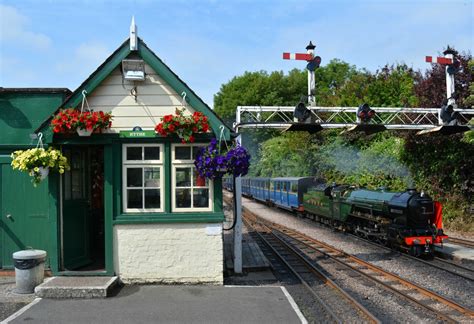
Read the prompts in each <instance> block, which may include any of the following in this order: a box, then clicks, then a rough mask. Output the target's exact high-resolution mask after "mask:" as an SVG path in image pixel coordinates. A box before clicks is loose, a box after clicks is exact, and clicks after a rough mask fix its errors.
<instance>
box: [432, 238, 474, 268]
mask: <svg viewBox="0 0 474 324" xmlns="http://www.w3.org/2000/svg"><path fill="white" fill-rule="evenodd" d="M435 250H436V252H438V253H439V254H441V256H442V257H443V258H445V259H451V260H456V261H460V262H462V263H474V249H472V248H469V247H465V246H462V245H457V244H453V243H444V244H443V248H440V247H435Z"/></svg>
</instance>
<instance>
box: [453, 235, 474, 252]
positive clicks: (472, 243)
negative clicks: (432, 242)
mask: <svg viewBox="0 0 474 324" xmlns="http://www.w3.org/2000/svg"><path fill="white" fill-rule="evenodd" d="M447 241H448V242H449V243H453V244H458V245H462V246H466V247H469V248H473V249H474V241H470V240H465V239H461V238H457V237H451V236H450V237H449V238H448V239H447Z"/></svg>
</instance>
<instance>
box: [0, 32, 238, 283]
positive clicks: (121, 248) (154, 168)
mask: <svg viewBox="0 0 474 324" xmlns="http://www.w3.org/2000/svg"><path fill="white" fill-rule="evenodd" d="M130 62H131V63H136V64H138V65H141V66H142V69H143V71H144V79H142V80H133V78H132V80H130V79H127V78H126V77H125V74H126V73H127V71H126V69H125V66H124V65H125V64H128V63H130ZM78 68H80V67H78ZM84 96H85V98H86V102H87V104H88V106H89V107H90V109H91V110H94V111H104V112H111V113H112V115H113V122H112V127H111V128H110V129H108V130H106V131H104V132H102V133H99V134H92V135H91V136H89V137H80V136H78V135H76V134H58V133H53V132H52V129H51V127H50V122H51V118H52V116H53V115H54V114H55V113H56V112H58V111H59V109H60V108H69V107H76V108H80V107H81V106H82V105H83V103H84ZM177 107H178V108H184V109H185V111H186V113H189V114H192V113H193V112H195V111H199V112H202V113H203V114H205V116H207V118H208V121H209V125H210V128H211V129H210V132H209V133H206V134H198V135H197V136H196V141H195V142H194V143H191V144H182V143H181V141H180V139H179V137H178V136H167V137H162V136H160V135H157V134H156V133H155V131H154V127H155V126H156V124H157V123H159V122H160V121H161V117H163V116H164V115H168V114H174V112H175V109H176V108H177ZM40 133H41V134H42V135H43V137H42V140H43V142H44V143H45V146H54V147H56V148H60V149H61V150H62V152H63V154H65V155H66V156H67V157H68V160H69V164H70V166H71V169H70V171H67V172H65V173H64V174H63V175H59V174H55V173H50V174H49V176H48V177H47V178H46V179H45V180H43V181H42V183H41V184H40V185H38V186H37V187H34V186H33V185H32V183H31V178H30V177H29V176H28V175H26V174H24V173H21V172H19V171H16V170H12V168H11V166H10V163H11V157H10V154H11V153H12V152H13V151H15V150H18V149H27V148H31V147H35V146H36V143H37V142H36V141H37V140H36V139H32V137H34V136H32V134H40ZM220 136H221V137H222V138H224V139H225V140H230V139H231V137H232V136H233V133H232V131H231V129H229V128H228V127H227V126H226V125H225V124H224V123H223V121H222V120H221V119H220V118H219V117H218V116H217V115H216V114H215V113H214V112H213V111H212V109H210V108H209V107H208V106H207V105H206V104H205V103H204V102H203V101H202V100H201V99H200V98H199V97H198V95H197V94H196V93H194V92H193V91H192V89H190V88H189V87H188V86H187V85H186V83H185V82H183V81H182V80H181V79H180V78H179V77H178V76H177V75H176V74H175V73H174V72H173V71H172V70H171V69H170V68H169V67H168V66H167V65H166V64H164V63H163V61H162V60H161V59H160V58H158V57H157V56H156V55H155V53H154V52H152V50H150V48H148V47H147V45H146V44H145V43H144V42H143V41H142V40H141V39H140V38H135V39H134V38H133V36H131V37H130V38H129V39H127V40H126V41H125V42H124V43H123V44H122V45H121V46H120V47H119V48H118V49H117V50H116V51H115V52H113V53H112V54H111V55H110V56H109V57H108V58H107V59H106V60H105V62H103V64H102V65H100V66H99V67H98V68H97V69H96V70H95V71H94V72H93V73H92V74H91V75H90V76H89V77H88V78H87V79H86V80H85V81H84V82H83V83H82V84H81V85H80V86H79V87H78V88H77V90H75V91H74V92H71V91H69V90H68V89H44V88H39V89H38V88H30V89H26V88H22V89H16V88H15V89H13V88H0V186H1V187H0V188H1V196H0V210H1V219H0V242H1V249H0V268H2V269H12V268H13V261H12V253H13V252H15V251H18V250H23V249H28V248H35V249H42V250H46V251H47V253H48V258H47V266H48V267H49V269H50V270H51V272H52V273H53V275H57V276H61V275H64V276H71V275H82V276H87V275H91V276H101V275H103V276H112V275H117V276H119V277H120V279H121V280H122V281H124V282H129V283H130V282H170V283H171V282H183V283H215V284H221V283H222V282H223V235H222V224H223V220H224V213H223V208H222V187H221V186H222V184H221V181H220V180H213V181H211V180H208V179H206V181H205V183H199V184H198V183H197V174H196V171H195V167H194V164H193V162H194V156H195V154H196V152H197V150H198V149H199V147H201V146H205V145H207V144H208V143H209V142H210V140H211V139H212V138H219V137H220Z"/></svg>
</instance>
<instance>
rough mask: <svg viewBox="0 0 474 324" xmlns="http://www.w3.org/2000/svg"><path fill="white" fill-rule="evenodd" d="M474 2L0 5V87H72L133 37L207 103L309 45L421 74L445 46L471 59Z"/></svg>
mask: <svg viewBox="0 0 474 324" xmlns="http://www.w3.org/2000/svg"><path fill="white" fill-rule="evenodd" d="M473 1H474V0H459V1H458V0H432V1H427V0H398V1H394V0H391V1H385V0H378V1H376V0H361V1H357V0H352V1H343V0H332V1H329V0H320V1H310V0H298V1H295V0H281V1H279V0H276V1H268V0H253V1H243V0H242V1H236V0H235V1H232V0H229V1H219V0H207V1H206V0H201V1H197V0H189V1H158V0H155V1H153V0H135V1H126V0H115V1H111V0H108V1H106V0H74V1H70V0H69V1H66V0H14V1H13V0H12V1H10V0H0V87H38V88H41V87H66V88H69V89H71V90H75V89H76V88H77V87H78V86H79V85H80V84H81V83H82V82H83V81H84V80H85V79H86V78H87V77H88V76H89V75H90V74H91V73H92V72H93V71H94V70H95V69H96V68H97V67H98V66H99V65H100V64H101V63H102V62H103V61H104V60H105V59H106V58H107V57H108V56H109V55H110V54H112V52H113V51H114V50H115V49H117V48H118V47H119V46H120V45H121V44H122V43H123V41H124V40H125V39H127V38H128V37H129V27H130V21H131V17H132V15H134V16H135V21H136V24H137V26H138V36H139V37H141V38H142V39H143V40H144V41H145V43H146V44H147V45H148V47H150V48H151V49H152V50H153V51H154V52H155V53H156V54H157V55H158V56H159V57H160V58H161V59H162V60H163V61H164V62H165V63H166V64H167V65H168V66H169V67H170V68H171V69H172V70H173V71H174V72H175V73H177V74H178V75H179V76H180V78H181V79H182V80H184V81H185V82H186V83H187V84H188V85H189V86H190V87H191V88H192V89H193V90H194V91H195V92H196V93H197V94H198V95H199V96H200V97H201V98H202V99H203V100H204V101H205V102H206V103H207V104H209V105H210V106H211V107H212V106H213V97H214V95H215V94H216V93H217V92H218V91H219V89H220V87H221V85H222V84H224V83H227V82H229V81H230V80H231V79H232V78H233V77H234V76H238V75H242V74H243V73H244V72H245V71H260V70H266V71H284V72H287V71H289V70H292V69H294V68H299V69H303V68H305V66H306V64H305V62H302V61H287V60H283V59H282V53H283V52H291V53H304V52H305V47H306V45H307V44H308V42H309V41H310V40H311V41H312V42H313V43H314V44H315V45H316V49H315V54H316V55H319V56H321V58H322V65H325V64H327V63H328V62H329V61H330V60H331V59H334V58H337V59H340V60H343V61H345V62H348V63H350V64H353V65H355V66H356V67H357V68H366V69H368V70H370V71H376V70H377V69H378V68H380V67H382V66H384V65H385V64H387V63H389V64H392V63H406V64H407V65H409V66H411V67H413V68H415V69H421V70H422V71H423V70H424V69H426V68H427V67H428V66H429V64H428V63H425V61H424V58H425V56H426V55H431V56H435V55H438V54H440V52H442V50H443V49H445V48H446V46H447V45H448V44H449V45H450V46H454V47H455V48H456V49H457V50H459V51H466V52H467V51H470V52H471V53H472V52H474V13H473V12H474V5H473Z"/></svg>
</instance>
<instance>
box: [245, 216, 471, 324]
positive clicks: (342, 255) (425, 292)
mask: <svg viewBox="0 0 474 324" xmlns="http://www.w3.org/2000/svg"><path fill="white" fill-rule="evenodd" d="M254 217H258V216H256V215H254ZM258 218H259V219H260V221H263V222H264V223H267V224H268V223H269V224H271V227H272V228H273V229H275V230H278V228H280V229H281V230H280V232H281V233H283V234H285V235H287V236H290V237H291V235H289V234H287V233H292V234H293V235H296V236H299V237H301V238H303V239H304V240H306V241H309V242H311V243H314V244H316V245H320V246H322V247H323V248H324V249H327V250H328V251H332V253H335V255H332V254H329V253H327V252H323V251H320V252H323V253H325V255H327V256H328V257H330V258H333V259H335V260H339V259H340V258H343V259H348V260H350V261H353V262H355V263H357V264H359V265H361V266H363V267H366V268H369V269H370V270H372V271H374V272H376V273H379V274H381V275H383V276H385V277H388V278H390V279H392V280H396V281H398V282H399V283H400V284H402V285H403V286H405V287H408V288H409V289H412V290H415V291H416V292H417V293H419V294H421V295H424V296H426V297H429V298H430V299H433V300H436V301H438V302H439V303H441V304H444V305H446V306H449V307H450V308H451V309H454V310H457V311H458V312H460V313H461V314H464V315H466V316H468V317H471V318H472V317H474V311H472V310H471V309H468V308H466V307H464V306H462V305H460V304H458V303H456V302H455V301H452V300H450V299H448V298H446V297H442V296H440V295H438V294H436V293H435V292H433V291H430V290H428V289H426V288H423V287H421V286H419V285H417V284H415V283H413V282H411V281H408V280H406V279H403V278H401V277H399V276H398V275H396V274H393V273H390V272H388V271H386V270H384V269H382V268H380V267H377V266H375V265H373V264H371V263H369V262H367V261H364V260H362V259H359V258H357V257H355V256H353V255H351V254H348V253H346V252H344V251H341V250H339V249H336V248H334V247H332V246H330V245H328V244H326V243H324V242H321V241H319V240H316V239H314V238H312V237H309V236H307V235H305V234H302V233H300V232H298V231H295V230H292V229H289V228H287V227H285V226H283V225H280V224H276V223H273V222H269V221H267V220H262V218H261V217H258ZM293 238H294V236H293ZM300 241H301V240H300ZM303 243H305V242H304V241H303ZM307 245H308V244H307ZM308 246H310V245H308ZM310 247H311V248H313V249H315V247H313V246H310ZM339 261H340V262H342V263H343V264H345V265H347V266H349V267H352V268H353V269H354V270H356V271H358V270H357V268H355V267H353V266H351V265H349V264H347V263H346V262H343V261H341V260H339ZM359 271H360V270H359ZM360 273H364V272H362V271H361V272H360ZM364 274H365V276H369V277H370V275H369V274H366V273H364ZM370 278H373V277H370ZM373 280H378V279H376V278H373ZM387 287H390V290H392V291H394V292H396V293H397V294H399V295H401V296H403V297H404V298H407V299H409V300H411V301H413V302H414V303H416V304H418V305H420V306H422V307H424V308H425V309H428V310H430V311H432V312H434V313H435V314H437V316H439V317H440V318H442V319H444V320H447V321H454V322H455V320H453V319H452V318H451V317H449V316H447V315H445V314H443V313H441V312H439V311H438V310H436V309H434V308H432V307H431V306H428V305H425V304H423V303H421V302H420V301H418V300H416V299H415V298H413V297H411V296H409V295H407V294H404V293H403V292H400V291H399V290H397V289H395V288H393V287H391V286H387Z"/></svg>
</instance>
